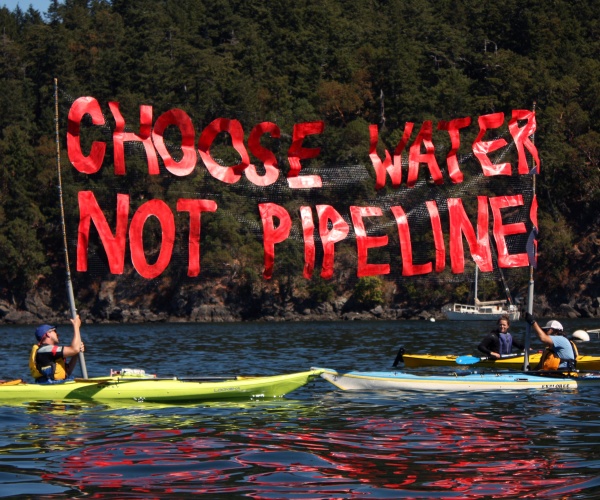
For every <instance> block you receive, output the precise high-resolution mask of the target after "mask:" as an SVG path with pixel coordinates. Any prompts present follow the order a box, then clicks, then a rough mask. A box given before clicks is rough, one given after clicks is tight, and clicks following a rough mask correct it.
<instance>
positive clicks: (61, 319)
mask: <svg viewBox="0 0 600 500" xmlns="http://www.w3.org/2000/svg"><path fill="white" fill-rule="evenodd" d="M180 299H181V298H180ZM173 309H174V310H172V311H156V310H153V309H151V308H148V307H140V306H137V305H126V304H118V305H117V304H116V303H115V301H114V300H105V299H102V300H99V301H98V302H97V303H95V304H94V305H93V306H92V307H81V308H79V310H78V312H79V314H80V316H81V318H82V320H83V321H84V323H88V324H90V323H153V322H193V323H228V322H245V321H252V322H284V321H375V320H388V321H389V320H425V321H433V320H435V321H437V320H443V319H445V316H444V315H443V313H442V312H441V307H410V306H406V305H404V306H399V305H398V306H392V307H385V306H381V305H378V306H376V307H372V308H369V309H364V310H356V309H353V308H351V307H349V303H348V301H347V300H345V299H337V300H336V301H334V302H331V303H329V302H327V303H322V304H319V305H316V306H313V307H306V306H305V305H301V304H293V303H284V304H277V303H273V302H272V301H270V302H269V303H268V304H264V305H263V304H261V305H259V307H258V308H256V307H255V308H254V309H253V310H252V311H249V310H248V309H247V308H246V309H244V308H243V307H242V306H241V305H240V304H239V303H231V304H226V303H208V304H207V303H193V301H191V300H190V301H188V303H186V307H180V306H179V307H174V308H173ZM533 312H534V314H535V315H536V316H538V317H540V318H546V317H552V318H557V319H564V318H571V319H577V318H600V297H594V298H591V297H580V298H578V299H577V300H573V301H572V303H569V304H558V305H552V304H549V303H548V301H547V300H546V297H544V296H543V295H540V296H536V299H535V303H534V308H533ZM69 317H70V311H69V308H68V306H64V305H63V306H58V307H56V306H54V305H53V301H52V294H51V292H50V291H49V290H47V289H41V290H36V291H34V292H32V293H30V294H29V295H28V297H27V298H26V300H25V301H24V304H23V307H21V308H18V307H16V306H15V305H14V304H11V303H9V302H8V301H6V300H1V299H0V324H19V325H29V324H31V325H35V324H39V323H50V324H54V323H56V324H64V323H66V322H68V320H69Z"/></svg>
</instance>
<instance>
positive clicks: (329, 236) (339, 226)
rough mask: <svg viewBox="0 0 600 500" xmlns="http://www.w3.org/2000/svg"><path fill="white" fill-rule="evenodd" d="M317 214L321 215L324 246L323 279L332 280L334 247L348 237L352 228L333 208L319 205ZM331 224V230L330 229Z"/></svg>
mask: <svg viewBox="0 0 600 500" xmlns="http://www.w3.org/2000/svg"><path fill="white" fill-rule="evenodd" d="M317 214H318V215H319V235H320V236H321V244H322V245H323V269H322V270H321V278H324V279H330V278H331V277H332V276H333V261H334V245H335V243H337V242H338V241H342V240H343V239H344V238H345V237H346V236H348V232H349V231H350V226H348V223H347V222H346V221H345V220H344V219H343V218H342V216H341V215H340V214H339V212H338V211H337V210H336V209H335V208H333V207H332V206H329V205H317ZM330 223H331V229H329V224H330Z"/></svg>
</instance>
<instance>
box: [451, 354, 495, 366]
mask: <svg viewBox="0 0 600 500" xmlns="http://www.w3.org/2000/svg"><path fill="white" fill-rule="evenodd" d="M484 359H487V358H478V357H476V356H459V357H458V358H456V364H457V365H474V364H475V363H479V362H480V361H482V360H484Z"/></svg>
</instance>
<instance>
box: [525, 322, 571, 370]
mask: <svg viewBox="0 0 600 500" xmlns="http://www.w3.org/2000/svg"><path fill="white" fill-rule="evenodd" d="M525 321H527V323H529V324H530V325H531V327H532V329H533V331H535V333H536V334H537V336H538V338H539V339H540V340H541V341H542V342H543V343H544V344H545V345H546V349H545V350H544V352H543V354H542V357H541V359H540V362H539V364H538V365H537V366H536V368H535V369H536V370H545V371H553V370H572V369H573V368H575V363H576V360H577V355H578V354H579V353H578V352H577V347H575V344H573V342H571V341H570V340H569V339H567V338H566V337H564V336H563V326H562V324H561V323H560V322H558V321H556V320H555V319H554V320H550V321H548V323H546V326H543V327H540V325H538V324H537V322H536V320H535V318H534V317H533V315H532V314H530V313H525Z"/></svg>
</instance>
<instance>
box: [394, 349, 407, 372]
mask: <svg viewBox="0 0 600 500" xmlns="http://www.w3.org/2000/svg"><path fill="white" fill-rule="evenodd" d="M405 352H406V351H405V350H404V346H400V349H398V354H396V359H395V360H394V364H393V365H392V366H394V367H395V366H398V363H399V362H400V361H402V362H404V358H403V357H402V356H403V354H404V353H405Z"/></svg>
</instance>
